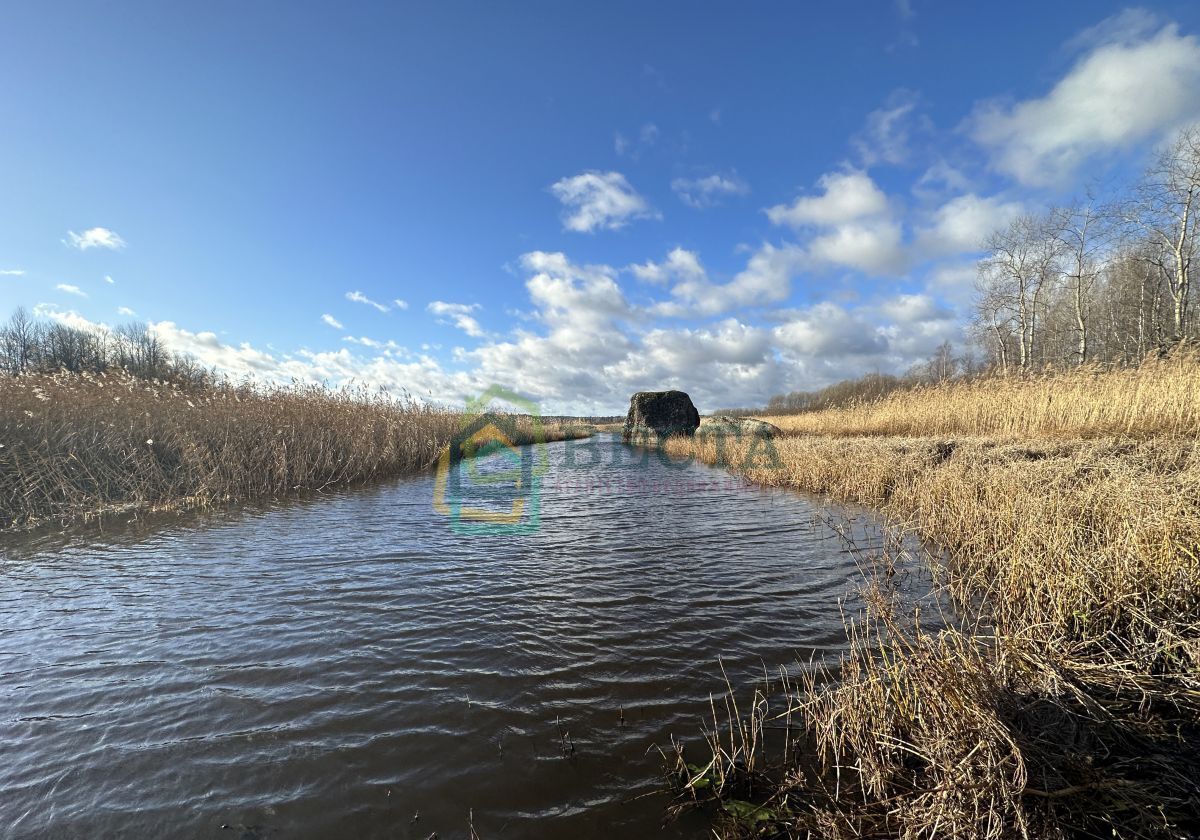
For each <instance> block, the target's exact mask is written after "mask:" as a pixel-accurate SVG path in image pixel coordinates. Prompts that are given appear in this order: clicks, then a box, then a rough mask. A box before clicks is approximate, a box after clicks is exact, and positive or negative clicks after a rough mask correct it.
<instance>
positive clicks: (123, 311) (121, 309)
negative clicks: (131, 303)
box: [117, 306, 137, 318]
mask: <svg viewBox="0 0 1200 840" xmlns="http://www.w3.org/2000/svg"><path fill="white" fill-rule="evenodd" d="M117 314H118V315H124V316H125V317H126V318H136V317H137V313H136V312H134V311H133V310H132V309H130V308H129V307H128V306H118V307H117Z"/></svg>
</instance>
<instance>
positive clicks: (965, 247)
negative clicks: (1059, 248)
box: [917, 193, 1024, 256]
mask: <svg viewBox="0 0 1200 840" xmlns="http://www.w3.org/2000/svg"><path fill="white" fill-rule="evenodd" d="M1023 209H1024V208H1023V206H1022V205H1021V204H1020V202H1016V201H1002V200H1001V199H999V198H997V197H996V196H989V197H980V196H978V195H975V194H974V193H967V194H966V195H960V196H957V197H955V198H952V199H950V200H949V201H947V202H946V203H945V204H943V205H942V206H941V207H939V208H938V209H937V210H936V211H935V212H934V214H933V218H932V220H931V223H930V225H929V226H928V227H926V228H923V229H922V230H920V231H919V232H918V233H917V247H918V249H919V250H920V251H921V252H922V253H923V254H924V255H925V256H933V255H938V254H951V253H961V252H963V251H980V250H982V249H983V241H984V239H986V238H987V237H988V235H989V234H991V233H992V232H993V231H995V230H998V229H999V228H1002V227H1004V226H1005V225H1006V224H1008V223H1009V222H1010V221H1012V220H1013V219H1014V218H1016V217H1017V216H1018V215H1020V213H1021V211H1022V210H1023Z"/></svg>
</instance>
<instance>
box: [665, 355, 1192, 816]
mask: <svg viewBox="0 0 1200 840" xmlns="http://www.w3.org/2000/svg"><path fill="white" fill-rule="evenodd" d="M1197 384H1200V378H1198V377H1197V365H1196V362H1195V360H1194V359H1173V360H1163V361H1156V362H1152V363H1150V364H1149V365H1148V366H1147V367H1146V368H1144V369H1142V371H1140V372H1139V371H1109V372H1102V371H1075V372H1071V373H1068V374H1063V375H1060V376H1046V377H1040V378H1035V379H1031V380H1021V381H1004V380H999V381H990V382H979V383H970V384H960V385H949V386H944V387H941V388H931V389H928V390H926V391H922V392H917V393H907V394H904V395H901V396H898V397H894V398H888V399H886V400H884V401H883V402H882V403H880V404H879V405H877V406H862V407H858V408H852V409H846V410H840V411H826V412H820V413H817V414H812V415H800V416H798V417H796V418H794V421H795V422H793V423H788V424H786V425H785V423H784V422H780V420H783V421H785V422H786V421H787V420H788V418H772V420H773V421H774V422H777V423H779V425H781V426H784V428H785V429H789V430H791V431H793V432H795V431H799V430H804V431H809V432H812V431H814V430H824V431H828V432H829V434H793V435H788V436H783V437H778V438H776V439H774V440H770V441H764V440H761V439H742V440H737V439H729V438H725V439H718V438H715V437H712V436H704V435H701V436H698V437H697V438H695V439H684V438H678V439H672V440H670V441H668V442H667V443H666V449H667V451H668V452H669V453H670V454H672V455H673V456H674V457H681V458H686V457H696V458H699V459H700V460H703V461H706V462H709V463H714V464H722V465H724V466H726V467H727V468H729V469H731V470H733V471H735V472H739V473H742V474H744V475H745V476H746V477H748V478H749V479H751V480H753V481H756V482H760V483H763V484H769V485H775V486H784V487H793V488H796V489H799V490H803V491H807V492H813V493H820V494H826V495H828V496H829V497H831V498H833V499H837V500H841V501H846V502H853V503H857V504H864V505H868V506H872V507H875V508H877V509H879V510H881V511H882V512H884V513H885V514H886V515H887V516H888V518H889V520H890V521H891V522H892V523H894V525H895V526H896V527H898V528H901V529H904V530H905V531H906V532H915V533H917V534H918V535H920V536H921V537H922V538H923V539H925V540H926V541H928V542H929V543H930V544H934V545H936V546H937V547H938V549H939V550H938V552H937V553H936V554H933V555H931V557H930V567H931V569H932V571H933V574H934V576H935V579H936V581H937V582H938V585H939V592H940V593H941V594H942V595H943V596H944V597H945V600H946V602H948V603H950V604H951V605H953V607H954V608H955V613H954V615H952V616H950V617H949V621H950V626H949V627H948V628H947V629H940V630H938V631H936V632H922V631H920V630H916V631H914V630H912V629H911V628H912V624H913V622H912V620H911V619H912V617H911V616H909V615H904V614H902V613H901V610H900V608H899V607H898V606H897V603H896V601H895V600H894V599H891V598H889V597H887V595H886V582H887V576H886V575H882V576H880V577H877V578H876V579H875V580H874V581H873V582H872V583H871V585H870V586H869V587H868V601H869V602H870V603H871V605H872V606H871V608H870V610H869V611H868V615H867V616H866V617H865V621H864V623H862V624H856V625H854V627H853V629H852V640H853V650H852V653H851V654H850V655H849V657H848V658H847V659H846V661H845V662H844V663H843V664H842V667H841V668H840V670H838V671H837V672H836V673H834V674H830V675H829V679H828V681H825V682H820V683H818V682H817V681H815V680H810V681H809V682H808V683H807V684H805V685H803V686H801V687H800V689H798V690H795V691H792V692H790V693H789V694H788V698H787V703H786V712H785V714H786V715H787V716H788V721H789V726H792V727H795V729H796V730H797V731H799V732H800V733H802V735H803V738H804V739H806V741H807V742H808V743H809V744H810V745H811V750H810V751H809V752H808V753H807V754H806V755H805V756H804V757H803V759H799V760H797V759H795V758H794V757H793V758H792V759H791V760H790V761H789V762H788V763H787V764H786V765H785V766H783V767H776V768H775V770H776V772H775V774H774V775H773V776H772V778H771V781H770V784H768V785H766V787H764V784H765V782H764V779H763V778H762V777H761V771H756V772H759V774H760V777H759V778H758V780H757V791H758V799H757V800H756V801H757V802H758V803H759V804H760V805H762V806H763V807H765V808H766V810H764V811H762V812H759V813H758V814H757V816H754V818H753V819H752V820H751V821H749V822H747V820H746V819H745V805H744V803H743V804H740V805H738V806H737V808H735V809H734V812H735V813H734V816H737V814H741V816H740V817H738V818H735V819H731V820H730V821H728V822H727V823H726V824H725V829H724V830H725V831H726V836H730V837H740V836H771V834H770V833H769V832H770V831H775V832H778V834H779V836H804V837H831V838H849V837H912V838H916V837H935V836H936V837H956V838H957V837H961V838H1005V837H1028V838H1041V837H1085V836H1086V837H1090V836H1101V835H1103V836H1123V837H1183V836H1193V835H1196V834H1200V446H1198V443H1197V436H1196V432H1197V423H1196V418H1197V400H1198V399H1200V397H1198V393H1200V392H1198V391H1197V389H1196V385H1197ZM901 433H902V434H901ZM851 435H856V436H851ZM918 435H921V436H918ZM885 565H887V564H885ZM880 580H882V581H883V583H882V584H881V583H880ZM743 729H744V724H743V723H740V722H739V723H738V724H737V726H734V727H733V729H732V730H731V731H733V732H735V733H736V732H740V731H742V730H743ZM725 741H729V739H728V738H726V739H725ZM736 752H737V751H736V750H731V749H730V748H728V747H726V746H722V742H721V741H720V740H717V741H714V742H713V754H714V756H715V758H716V760H717V761H718V763H719V764H722V765H723V766H725V767H726V768H727V770H728V773H726V774H717V775H715V776H714V775H712V774H711V772H710V773H709V776H708V777H707V778H708V779H710V780H712V779H716V778H717V777H718V776H719V777H720V780H721V783H722V784H721V785H716V787H722V786H724V785H725V783H726V779H727V778H728V779H733V780H734V781H733V782H730V783H729V787H728V790H729V791H730V792H731V793H730V795H734V796H739V795H742V791H744V789H745V787H746V785H745V783H744V781H743V782H740V783H739V782H738V781H737V779H738V778H739V774H740V775H743V776H744V775H745V773H744V772H742V771H745V770H746V766H747V765H746V763H745V761H744V752H745V751H744V750H743V755H742V756H741V757H739V756H736V755H735V753H736ZM739 760H741V761H742V764H741V765H738V764H737V763H736V762H737V761H739ZM739 767H740V768H741V770H740V771H739ZM690 772H691V771H689V773H690ZM692 775H693V776H694V774H692ZM710 786H712V785H710Z"/></svg>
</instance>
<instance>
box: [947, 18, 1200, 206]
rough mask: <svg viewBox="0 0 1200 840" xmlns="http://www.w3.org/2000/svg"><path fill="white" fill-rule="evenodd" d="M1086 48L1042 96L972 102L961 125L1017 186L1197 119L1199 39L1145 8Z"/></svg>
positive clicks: (1045, 180) (1102, 30) (1108, 27)
mask: <svg viewBox="0 0 1200 840" xmlns="http://www.w3.org/2000/svg"><path fill="white" fill-rule="evenodd" d="M1081 37H1082V41H1083V44H1084V45H1087V46H1090V49H1088V51H1087V52H1086V53H1085V54H1084V55H1083V56H1081V57H1080V58H1079V59H1078V60H1077V61H1076V63H1075V64H1074V66H1073V67H1072V68H1071V69H1070V71H1068V73H1067V74H1066V75H1065V76H1064V77H1063V78H1062V79H1061V80H1059V81H1058V83H1057V84H1055V85H1054V87H1053V88H1052V89H1051V90H1050V92H1049V93H1047V94H1046V95H1045V96H1042V97H1040V98H1036V99H1029V100H1025V101H1022V102H1016V103H1010V104H1005V103H1001V102H988V103H984V104H983V105H981V106H979V108H977V110H976V111H975V113H974V114H973V115H972V116H971V118H970V119H969V120H968V123H967V129H968V131H969V133H970V135H971V137H972V138H973V139H974V140H975V141H976V142H977V143H979V144H980V145H981V146H982V147H983V148H984V149H986V150H987V151H988V153H989V155H990V157H991V165H992V166H993V167H994V168H995V169H997V170H999V171H1001V172H1004V173H1007V174H1009V175H1011V176H1012V177H1014V178H1016V179H1017V180H1018V181H1020V182H1021V183H1024V184H1029V185H1033V186H1045V185H1053V184H1057V183H1060V182H1062V181H1063V180H1064V179H1065V178H1067V177H1068V176H1069V175H1070V174H1071V173H1073V172H1074V171H1075V170H1076V169H1077V168H1078V167H1079V166H1080V165H1081V164H1083V163H1084V162H1085V161H1087V160H1089V159H1091V158H1094V157H1096V156H1099V155H1103V154H1105V153H1107V152H1111V151H1113V150H1119V149H1128V148H1131V147H1132V146H1134V145H1135V144H1137V143H1140V142H1143V141H1146V140H1151V139H1154V138H1156V137H1160V136H1162V135H1163V134H1164V133H1165V132H1168V131H1170V130H1171V129H1173V128H1177V127H1178V126H1180V125H1181V124H1183V123H1186V122H1190V121H1193V120H1195V119H1197V118H1198V117H1200V43H1197V40H1196V38H1194V37H1193V36H1190V35H1188V36H1184V35H1180V33H1179V29H1178V27H1177V26H1175V24H1166V25H1164V26H1161V27H1160V28H1158V29H1157V30H1154V29H1152V28H1151V19H1150V18H1149V17H1148V16H1147V15H1146V14H1145V13H1134V14H1133V15H1130V14H1128V13H1126V14H1124V15H1122V16H1119V17H1117V18H1114V19H1111V20H1110V21H1108V22H1106V23H1105V24H1101V25H1100V26H1098V27H1093V28H1092V29H1090V30H1088V31H1087V32H1086V33H1084V35H1083V36H1081Z"/></svg>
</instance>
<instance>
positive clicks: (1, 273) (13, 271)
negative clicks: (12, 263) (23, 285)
mask: <svg viewBox="0 0 1200 840" xmlns="http://www.w3.org/2000/svg"><path fill="white" fill-rule="evenodd" d="M24 276H25V269H23V268H0V277H24Z"/></svg>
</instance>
